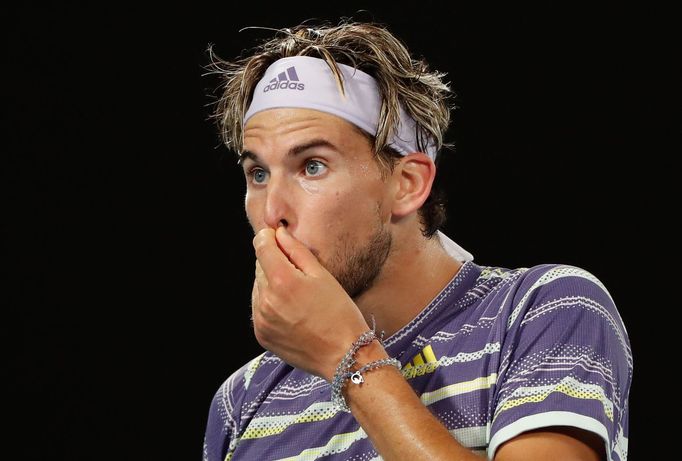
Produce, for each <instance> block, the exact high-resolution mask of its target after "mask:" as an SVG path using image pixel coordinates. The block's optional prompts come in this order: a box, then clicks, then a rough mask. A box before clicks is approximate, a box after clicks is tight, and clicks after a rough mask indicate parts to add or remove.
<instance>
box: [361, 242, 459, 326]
mask: <svg viewBox="0 0 682 461" xmlns="http://www.w3.org/2000/svg"><path fill="white" fill-rule="evenodd" d="M393 241H394V242H396V241H398V242H400V246H398V245H395V243H394V247H393V248H392V250H391V254H390V255H389V256H388V258H387V260H386V263H385V264H384V267H383V268H382V271H381V273H380V274H379V276H378V277H377V279H376V280H375V282H374V284H373V285H372V287H371V288H370V289H369V290H367V291H366V292H364V293H363V294H361V295H360V296H358V297H357V298H356V299H355V303H356V304H357V306H358V307H359V308H360V311H361V312H362V314H363V315H364V317H365V320H366V321H367V324H368V325H370V326H371V325H372V320H371V318H372V315H373V316H374V318H375V320H376V325H377V331H382V330H383V331H385V332H386V337H389V336H391V335H392V334H394V333H395V332H397V331H398V330H400V329H401V328H402V327H404V326H405V325H407V324H408V323H409V322H410V321H411V320H412V319H414V318H415V317H416V316H417V314H419V312H421V311H422V310H423V309H424V308H425V307H426V306H427V305H428V304H429V303H430V302H431V301H432V300H433V298H435V297H436V296H437V295H438V293H440V292H441V291H442V290H443V288H445V286H446V285H447V284H448V282H450V280H452V278H453V277H454V276H455V274H457V272H458V271H459V269H460V267H462V263H460V262H459V261H457V260H455V259H454V258H452V257H451V256H450V255H448V254H447V252H446V251H445V250H444V249H443V247H442V246H441V244H440V241H439V238H438V237H437V236H434V237H433V238H431V239H426V238H424V237H423V236H422V235H421V232H416V233H414V232H413V233H412V235H411V236H410V237H407V238H405V236H400V237H399V238H394V240H393Z"/></svg>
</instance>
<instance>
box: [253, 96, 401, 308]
mask: <svg viewBox="0 0 682 461" xmlns="http://www.w3.org/2000/svg"><path fill="white" fill-rule="evenodd" d="M242 166H243V168H244V174H245V176H246V183H247V189H246V214H247V216H248V218H249V222H250V223H251V226H252V227H253V229H254V231H255V232H258V231H259V230H261V229H263V228H265V227H270V228H277V227H278V226H279V225H285V226H287V229H288V230H289V231H290V232H291V234H292V235H293V236H294V237H296V238H297V239H298V240H300V241H301V242H302V243H303V244H304V245H306V246H307V247H308V249H310V250H311V251H312V253H313V254H315V256H317V258H318V259H319V261H320V263H321V264H322V265H323V266H324V267H325V268H326V269H327V270H328V271H329V272H331V274H332V275H334V277H335V278H336V279H337V280H338V281H339V283H341V285H342V286H343V287H344V289H345V290H346V292H348V294H349V295H350V296H351V297H356V296H358V295H359V294H361V293H362V292H363V291H364V290H366V289H367V288H368V287H369V286H371V284H372V282H373V281H374V279H375V278H376V276H377V275H378V274H379V273H380V271H381V268H382V266H383V264H384V262H385V260H386V258H387V256H388V254H389V251H390V248H391V234H390V232H389V231H388V226H387V225H388V223H389V222H390V219H391V210H390V200H389V199H388V197H389V190H390V187H389V184H390V181H385V180H384V179H383V178H382V175H381V170H380V168H379V165H378V164H377V162H376V160H375V159H374V154H373V153H372V148H371V145H370V142H369V140H368V139H367V138H366V137H365V136H363V135H362V134H361V133H360V132H358V131H357V129H356V128H354V127H353V126H352V125H351V124H350V123H349V122H347V121H345V120H343V119H341V118H339V117H336V116H333V115H330V114H326V113H323V112H319V111H314V110H308V109H285V108H282V109H270V110H266V111H263V112H260V113H257V114H256V115H254V116H253V117H252V118H251V119H249V121H248V123H247V124H246V127H245V130H244V154H243V155H242Z"/></svg>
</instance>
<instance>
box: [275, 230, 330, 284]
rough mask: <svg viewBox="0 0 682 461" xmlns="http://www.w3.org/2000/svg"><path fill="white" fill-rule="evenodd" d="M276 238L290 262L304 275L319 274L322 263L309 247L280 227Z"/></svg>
mask: <svg viewBox="0 0 682 461" xmlns="http://www.w3.org/2000/svg"><path fill="white" fill-rule="evenodd" d="M275 237H276V238H277V242H278V243H279V245H280V248H281V249H282V251H283V252H284V254H285V255H286V256H287V258H288V259H289V261H291V262H292V263H293V264H294V265H295V266H296V267H297V268H298V269H300V270H301V271H302V272H303V273H304V274H308V275H312V274H316V273H317V272H318V270H319V268H320V267H321V266H320V262H319V261H318V260H317V258H316V257H315V255H314V254H312V253H311V252H310V250H309V249H308V247H306V246H305V245H304V244H303V243H301V242H300V241H299V240H296V238H294V236H293V235H291V233H290V232H289V231H288V230H287V228H286V227H284V226H280V227H278V228H277V231H276V234H275Z"/></svg>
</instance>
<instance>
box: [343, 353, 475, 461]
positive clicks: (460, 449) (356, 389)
mask: <svg viewBox="0 0 682 461" xmlns="http://www.w3.org/2000/svg"><path fill="white" fill-rule="evenodd" d="M386 357H388V355H387V354H386V352H385V351H384V349H383V347H382V346H381V345H380V344H379V343H378V342H376V341H374V342H372V343H371V344H370V345H368V346H365V347H363V348H361V349H360V350H359V351H358V353H357V355H356V359H357V367H356V368H358V367H360V366H362V365H365V364H366V363H369V362H371V361H374V360H379V359H382V358H386ZM363 377H364V380H365V381H364V383H362V384H360V385H358V384H353V383H351V382H348V383H347V384H346V387H345V390H344V395H345V397H346V402H347V403H348V405H349V407H350V409H351V411H352V413H353V415H354V416H355V419H357V421H358V422H359V423H360V425H361V426H362V428H363V429H364V430H365V432H366V433H367V435H368V436H369V438H370V440H371V441H372V443H373V444H374V446H375V448H376V449H377V451H378V452H379V454H380V455H381V456H382V458H383V459H385V460H404V459H410V460H415V461H419V460H429V461H436V460H462V461H466V460H476V461H480V460H481V459H482V458H481V457H479V456H477V455H475V454H474V453H473V452H471V451H470V450H469V449H468V448H466V447H464V446H462V445H461V444H459V443H458V442H457V440H455V438H454V437H452V435H450V433H449V432H448V430H447V429H446V428H445V426H443V425H442V424H441V422H440V421H438V419H437V418H436V417H435V416H434V415H433V414H432V413H431V412H430V411H429V409H428V408H426V407H425V406H424V404H423V403H422V402H421V401H420V400H419V397H417V395H416V394H415V392H414V390H413V389H412V387H410V385H409V384H408V383H407V381H406V380H405V378H404V377H403V376H402V374H401V373H400V372H399V371H398V370H397V369H395V368H394V367H388V366H387V367H381V368H377V369H374V370H371V371H369V372H367V373H365V374H364V376H363Z"/></svg>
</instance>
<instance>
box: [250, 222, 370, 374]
mask: <svg viewBox="0 0 682 461" xmlns="http://www.w3.org/2000/svg"><path fill="white" fill-rule="evenodd" d="M253 246H254V248H255V249H256V257H257V258H258V260H257V261H256V280H255V282H254V284H253V293H252V298H251V304H252V310H253V325H254V331H255V334H256V339H257V340H258V342H259V343H260V345H261V346H263V347H264V348H266V349H268V350H269V351H271V352H272V353H274V354H276V355H277V356H278V357H280V358H281V359H282V360H284V361H285V362H286V363H288V364H289V365H291V366H293V367H296V368H299V369H302V370H305V371H307V372H309V373H311V374H314V375H317V376H321V377H322V378H324V379H326V380H327V381H331V380H332V379H333V377H334V372H335V370H336V366H337V365H338V364H339V362H340V361H341V359H342V358H343V356H344V354H345V353H346V351H347V350H348V349H349V348H350V346H351V344H352V343H353V341H355V340H356V339H357V338H358V337H359V336H360V335H361V334H362V333H364V332H365V331H367V330H368V329H369V327H368V325H367V322H366V321H365V319H364V317H363V316H362V314H361V313H360V310H359V309H358V308H357V306H356V305H355V303H354V302H353V300H352V299H351V298H350V297H349V296H348V294H347V293H346V292H345V291H344V289H343V288H342V287H341V285H340V284H339V283H338V282H337V281H336V279H335V278H334V277H333V276H332V275H331V274H330V273H329V272H328V271H327V270H326V269H325V268H324V267H323V266H322V265H321V264H320V263H319V261H318V260H317V258H316V257H315V255H313V254H312V253H311V252H310V250H308V248H306V246H305V245H303V244H302V243H301V242H299V241H298V240H296V239H295V238H294V237H293V236H292V235H291V234H290V233H289V231H287V230H286V228H285V227H279V228H278V229H277V231H275V230H273V229H270V228H267V229H263V230H261V231H260V232H258V234H256V237H255V238H254V239H253Z"/></svg>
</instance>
